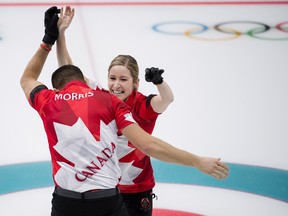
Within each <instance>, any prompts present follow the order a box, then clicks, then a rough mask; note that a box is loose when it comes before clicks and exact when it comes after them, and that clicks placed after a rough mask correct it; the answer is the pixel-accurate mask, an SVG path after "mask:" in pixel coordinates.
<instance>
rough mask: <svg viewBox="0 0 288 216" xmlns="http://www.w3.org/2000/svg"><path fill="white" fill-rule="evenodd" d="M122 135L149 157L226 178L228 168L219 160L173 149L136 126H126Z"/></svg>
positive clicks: (215, 176)
mask: <svg viewBox="0 0 288 216" xmlns="http://www.w3.org/2000/svg"><path fill="white" fill-rule="evenodd" d="M122 133H123V134H124V136H125V137H126V138H127V139H128V140H130V142H131V143H133V144H134V145H135V146H136V147H137V148H139V149H140V150H141V151H142V152H143V153H144V154H146V155H148V156H150V157H153V158H155V159H158V160H161V161H164V162H168V163H174V164H180V165H184V166H190V167H195V168H197V169H199V170H200V171H201V172H203V173H205V174H208V175H211V176H213V177H214V178H217V179H219V180H220V179H224V178H226V177H227V176H228V172H229V167H228V166H227V165H226V164H224V163H222V162H220V158H210V157H200V156H197V155H195V154H192V153H189V152H187V151H184V150H181V149H178V148H175V147H174V146H172V145H170V144H169V143H167V142H165V141H163V140H161V139H159V138H156V137H154V136H151V135H150V134H148V133H146V132H145V131H144V130H142V129H141V128H140V127H139V126H138V125H137V124H131V125H129V126H127V127H126V128H124V129H123V130H122Z"/></svg>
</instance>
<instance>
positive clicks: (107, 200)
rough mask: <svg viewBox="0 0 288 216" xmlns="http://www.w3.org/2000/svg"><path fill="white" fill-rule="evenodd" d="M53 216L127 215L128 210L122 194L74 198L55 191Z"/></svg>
mask: <svg viewBox="0 0 288 216" xmlns="http://www.w3.org/2000/svg"><path fill="white" fill-rule="evenodd" d="M51 216H127V211H126V207H125V205H124V202H123V196H122V195H121V194H116V195H114V196H109V197H104V198H95V199H74V198H68V197H63V196H60V195H58V194H56V193H55V192H54V193H53V198H52V211H51Z"/></svg>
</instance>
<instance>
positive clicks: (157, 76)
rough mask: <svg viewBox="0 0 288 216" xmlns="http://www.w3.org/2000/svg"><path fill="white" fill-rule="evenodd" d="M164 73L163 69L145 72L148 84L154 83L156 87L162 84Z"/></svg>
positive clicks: (147, 69)
mask: <svg viewBox="0 0 288 216" xmlns="http://www.w3.org/2000/svg"><path fill="white" fill-rule="evenodd" d="M163 73H164V70H163V69H159V68H154V67H152V68H146V70H145V80H146V81H147V82H152V83H153V84H155V85H158V84H161V83H162V82H163V77H162V74H163Z"/></svg>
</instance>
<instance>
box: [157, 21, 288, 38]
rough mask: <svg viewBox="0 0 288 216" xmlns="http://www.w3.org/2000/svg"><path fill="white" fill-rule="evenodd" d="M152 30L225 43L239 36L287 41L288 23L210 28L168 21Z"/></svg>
mask: <svg viewBox="0 0 288 216" xmlns="http://www.w3.org/2000/svg"><path fill="white" fill-rule="evenodd" d="M152 29H153V30H154V31H156V32H157V33H161V34H167V35H184V36H185V37H187V38H190V39H194V40H204V41H226V40H232V39H236V38H239V37H240V36H248V37H250V38H254V39H260V40H270V41H285V40H288V21H284V22H280V23H278V24H276V25H273V26H269V25H267V24H265V23H262V22H255V21H228V22H221V23H218V24H216V25H214V26H212V27H209V26H207V25H204V24H202V23H198V22H193V21H168V22H162V23H158V24H155V25H153V26H152ZM200 35H202V36H200Z"/></svg>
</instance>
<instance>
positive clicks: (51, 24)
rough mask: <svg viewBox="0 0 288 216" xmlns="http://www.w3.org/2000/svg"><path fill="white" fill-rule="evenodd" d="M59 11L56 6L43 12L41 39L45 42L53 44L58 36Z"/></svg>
mask: <svg viewBox="0 0 288 216" xmlns="http://www.w3.org/2000/svg"><path fill="white" fill-rule="evenodd" d="M59 13H60V9H57V7H56V6H53V7H50V8H49V9H48V10H47V11H46V12H45V17H44V26H45V35H44V37H43V39H42V41H43V42H44V43H46V44H51V45H53V44H54V43H55V41H56V40H57V38H58V35H59V31H58V27H57V22H58V19H59V17H58V14H59Z"/></svg>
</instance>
